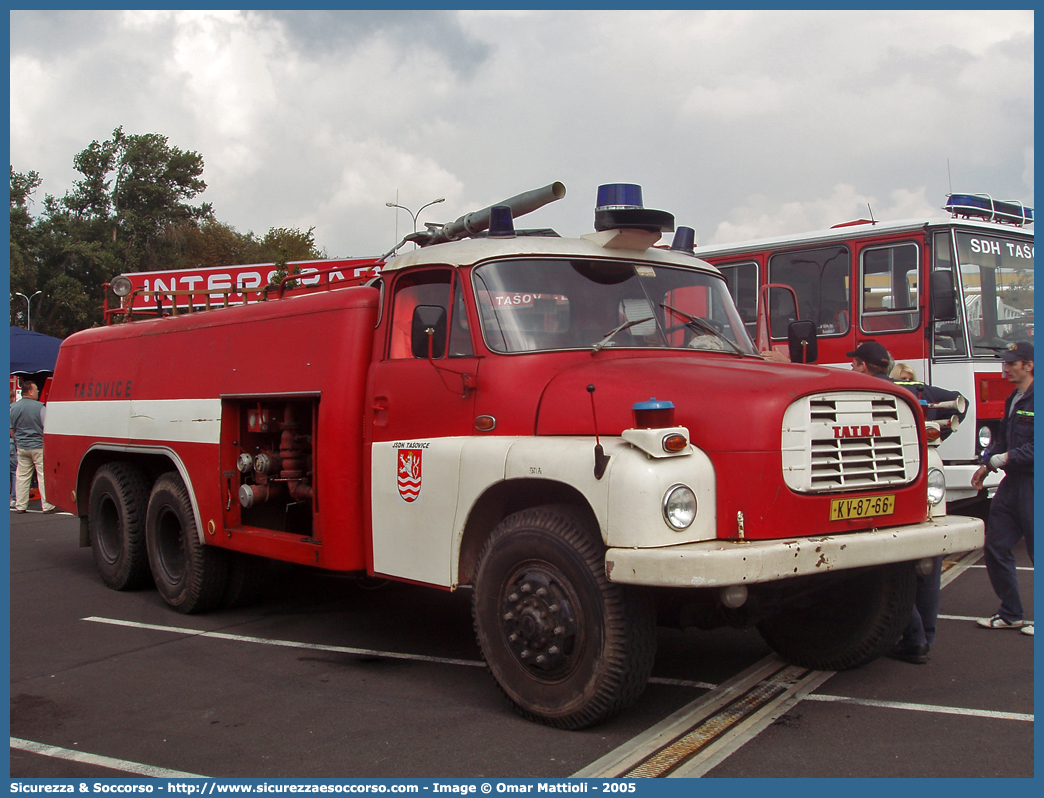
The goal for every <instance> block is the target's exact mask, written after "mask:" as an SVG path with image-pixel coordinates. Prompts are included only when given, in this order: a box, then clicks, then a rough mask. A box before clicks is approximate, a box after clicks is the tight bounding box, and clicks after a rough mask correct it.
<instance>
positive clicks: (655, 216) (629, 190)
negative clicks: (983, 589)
mask: <svg viewBox="0 0 1044 798" xmlns="http://www.w3.org/2000/svg"><path fill="white" fill-rule="evenodd" d="M594 228H595V230H597V231H598V232H599V233H601V232H602V231H604V230H623V229H626V230H647V231H649V232H652V233H672V232H674V215H673V214H670V213H667V212H666V211H654V210H651V209H648V208H645V207H644V206H643V205H642V187H641V186H638V185H635V184H634V183H607V184H605V185H602V186H599V187H598V202H597V205H596V206H595V221H594Z"/></svg>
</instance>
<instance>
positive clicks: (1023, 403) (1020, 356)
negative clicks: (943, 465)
mask: <svg viewBox="0 0 1044 798" xmlns="http://www.w3.org/2000/svg"><path fill="white" fill-rule="evenodd" d="M1000 358H1001V360H1002V361H1003V362H1002V363H1001V371H1003V372H1004V376H1005V377H1006V378H1007V379H1008V381H1009V382H1011V383H1014V384H1015V391H1014V392H1013V393H1012V395H1011V396H1009V397H1008V398H1007V400H1006V401H1005V403H1004V418H1003V419H1002V420H1001V424H1000V429H999V430H998V432H997V436H996V437H995V438H994V439H993V442H992V443H991V444H990V448H989V449H988V450H987V451H986V453H985V454H984V455H983V458H982V459H983V465H981V466H979V468H978V470H976V472H975V474H974V475H973V476H972V486H973V487H974V488H976V489H979V490H981V489H982V481H983V479H984V478H985V477H986V474H987V473H989V472H990V471H1003V472H1004V477H1003V478H1002V479H1001V483H1000V485H999V486H998V487H997V493H996V494H995V495H994V497H993V501H992V502H991V503H990V515H989V518H987V520H986V546H985V552H986V571H987V572H988V573H989V575H990V584H991V585H993V591H994V592H995V593H996V594H997V598H999V599H1000V600H1001V606H1000V609H999V610H998V611H997V613H996V614H995V615H994V616H992V617H990V618H980V619H979V621H978V624H979V626H981V627H983V628H984V629H1021V630H1022V632H1023V634H1027V635H1032V634H1033V624H1032V623H1027V622H1026V620H1025V618H1024V617H1023V612H1022V599H1021V597H1020V596H1019V581H1018V578H1017V577H1016V575H1015V555H1014V554H1013V553H1012V549H1014V548H1015V544H1016V543H1018V542H1019V538H1025V540H1026V551H1027V552H1029V557H1030V562H1033V344H1030V343H1027V342H1026V341H1019V342H1018V343H1017V344H1012V345H1011V347H1010V348H1009V349H1008V350H1007V351H1006V352H1003V353H1002V354H1001V356H1000Z"/></svg>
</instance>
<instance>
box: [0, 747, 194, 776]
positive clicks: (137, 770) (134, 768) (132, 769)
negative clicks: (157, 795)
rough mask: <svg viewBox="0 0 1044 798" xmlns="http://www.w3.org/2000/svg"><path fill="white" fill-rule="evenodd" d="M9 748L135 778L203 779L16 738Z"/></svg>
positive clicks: (189, 774)
mask: <svg viewBox="0 0 1044 798" xmlns="http://www.w3.org/2000/svg"><path fill="white" fill-rule="evenodd" d="M11 747H12V748H15V749H17V750H19V751H29V752H31V753H34V754H40V755H42V756H49V757H53V758H55V759H68V760H70V761H71V762H83V763H84V764H87V765H97V766H98V767H103V768H108V769H109V770H119V771H122V772H124V773H133V774H135V775H137V776H148V777H150V778H154V779H205V778H207V776H200V775H199V774H198V773H185V772H183V771H180V770H168V769H167V768H158V767H154V766H152V765H142V764H141V763H139V762H128V761H127V760H126V759H113V758H112V757H108V756H99V755H98V754H88V753H87V752H86V751H72V750H70V749H68V748H58V747H57V746H53V745H44V744H43V743H34V742H32V741H31V740H21V739H19V738H18V737H12V738H11Z"/></svg>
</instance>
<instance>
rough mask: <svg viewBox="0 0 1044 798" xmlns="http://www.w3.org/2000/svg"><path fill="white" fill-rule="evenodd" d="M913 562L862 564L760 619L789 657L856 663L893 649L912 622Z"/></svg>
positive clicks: (826, 665)
mask: <svg viewBox="0 0 1044 798" xmlns="http://www.w3.org/2000/svg"><path fill="white" fill-rule="evenodd" d="M916 590H917V577H916V573H915V571H914V563H909V562H907V563H893V564H891V565H881V566H876V567H873V568H860V569H858V570H853V571H852V572H850V573H848V574H845V575H844V576H841V575H840V574H839V575H838V578H835V579H832V580H831V582H830V583H829V584H827V585H826V586H824V587H823V588H820V589H818V590H814V591H811V592H810V593H806V594H804V595H803V596H802V598H801V599H800V601H795V602H793V603H792V604H791V605H790V606H787V607H785V608H784V609H783V610H782V611H781V612H779V613H777V614H776V615H773V616H771V617H769V618H766V619H765V620H763V621H761V622H760V623H759V624H758V631H759V632H760V633H761V636H762V637H763V638H764V639H765V642H766V643H768V644H769V645H770V646H771V647H772V648H773V649H774V650H775V651H776V653H777V654H779V655H780V656H781V657H782V658H783V659H785V660H786V661H787V662H791V663H793V664H795V665H802V666H804V667H806V668H814V669H816V670H824V671H839V670H845V669H847V668H856V667H859V666H860V665H865V664H866V663H867V662H870V661H871V660H874V659H877V658H878V657H879V656H881V655H882V654H884V653H885V652H886V651H888V649H889V648H891V647H892V646H893V645H894V644H895V642H896V641H897V640H898V639H899V637H900V636H901V635H902V633H903V629H904V628H905V627H906V624H907V623H909V621H910V614H911V612H912V610H913V603H914V595H915V592H916Z"/></svg>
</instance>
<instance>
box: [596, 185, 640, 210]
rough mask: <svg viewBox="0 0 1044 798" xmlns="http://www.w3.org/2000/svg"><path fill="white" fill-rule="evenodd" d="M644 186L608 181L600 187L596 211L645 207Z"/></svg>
mask: <svg viewBox="0 0 1044 798" xmlns="http://www.w3.org/2000/svg"><path fill="white" fill-rule="evenodd" d="M643 207H644V206H643V205H642V187H641V186H638V185H635V184H634V183H606V184H605V185H602V186H599V187H598V201H597V202H596V203H595V210H596V211H615V210H622V209H625V208H626V209H638V208H643Z"/></svg>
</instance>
